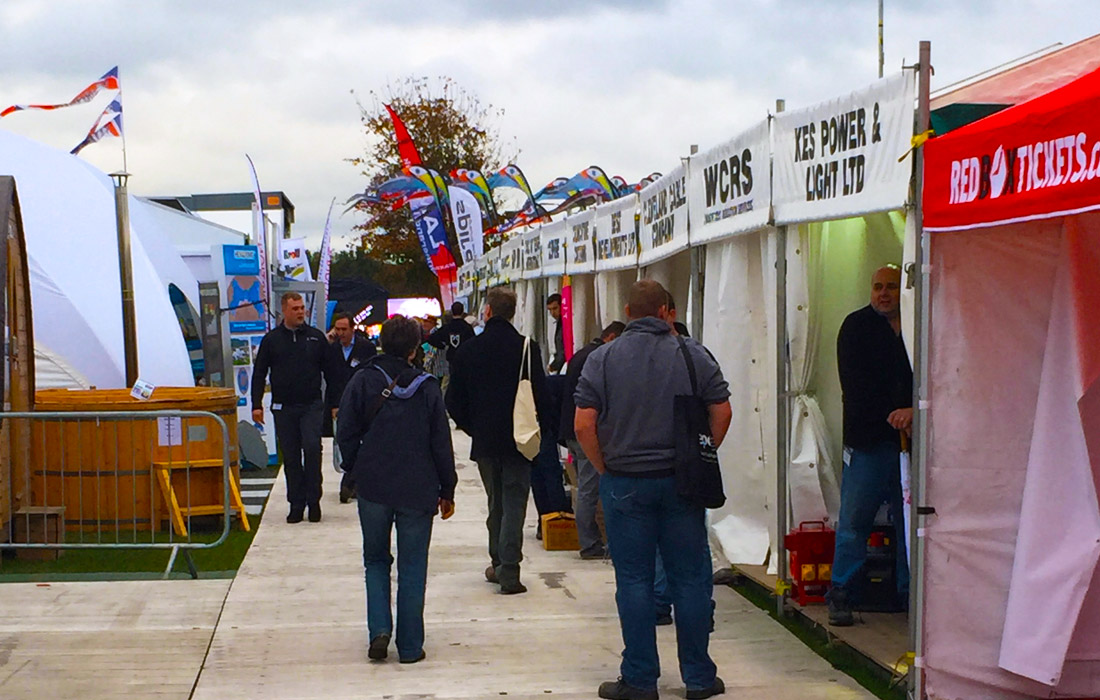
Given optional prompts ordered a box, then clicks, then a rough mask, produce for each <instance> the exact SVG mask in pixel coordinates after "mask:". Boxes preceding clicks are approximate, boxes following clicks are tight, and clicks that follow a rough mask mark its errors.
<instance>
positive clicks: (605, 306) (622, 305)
mask: <svg viewBox="0 0 1100 700" xmlns="http://www.w3.org/2000/svg"><path fill="white" fill-rule="evenodd" d="M637 279H638V271H637V270H635V269H629V270H611V271H608V272H599V273H596V284H595V287H596V306H597V308H598V309H599V312H600V320H599V323H598V324H597V325H599V326H600V328H603V327H605V326H607V325H608V324H609V323H611V322H612V321H622V322H623V323H626V311H625V309H626V302H627V300H628V299H629V296H630V285H632V284H634V282H635V281H637Z"/></svg>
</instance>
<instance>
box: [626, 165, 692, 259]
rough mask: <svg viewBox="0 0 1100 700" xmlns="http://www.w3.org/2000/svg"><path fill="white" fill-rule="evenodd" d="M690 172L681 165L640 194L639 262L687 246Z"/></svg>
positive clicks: (678, 250)
mask: <svg viewBox="0 0 1100 700" xmlns="http://www.w3.org/2000/svg"><path fill="white" fill-rule="evenodd" d="M687 175H688V173H687V168H685V167H684V166H683V165H679V166H677V167H676V169H674V170H673V171H672V172H670V173H669V174H668V175H665V176H664V177H662V178H661V179H659V180H657V182H654V183H653V184H652V185H649V186H648V187H646V188H645V189H644V190H642V191H641V193H639V195H638V199H639V201H640V203H639V206H638V210H639V212H640V215H641V218H640V219H639V223H638V247H639V251H638V264H639V265H649V264H650V263H654V262H657V261H658V260H661V259H663V258H667V257H669V256H670V255H674V254H676V253H678V252H680V251H681V250H684V249H685V248H687V247H688V212H687Z"/></svg>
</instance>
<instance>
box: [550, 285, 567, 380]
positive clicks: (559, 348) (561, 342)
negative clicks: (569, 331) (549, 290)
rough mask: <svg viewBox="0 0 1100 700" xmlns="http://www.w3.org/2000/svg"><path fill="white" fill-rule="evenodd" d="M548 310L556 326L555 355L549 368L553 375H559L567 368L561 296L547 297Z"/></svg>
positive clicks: (552, 295)
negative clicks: (563, 368) (562, 369)
mask: <svg viewBox="0 0 1100 700" xmlns="http://www.w3.org/2000/svg"><path fill="white" fill-rule="evenodd" d="M546 310H547V311H549V312H550V318H552V319H554V321H555V322H556V323H555V324H554V354H553V356H551V358H550V365H549V366H548V367H547V369H548V370H549V372H550V373H551V374H557V373H558V372H560V371H561V368H562V367H564V366H565V331H564V329H563V328H562V327H561V323H562V320H561V294H557V293H555V294H551V295H550V296H548V297H546Z"/></svg>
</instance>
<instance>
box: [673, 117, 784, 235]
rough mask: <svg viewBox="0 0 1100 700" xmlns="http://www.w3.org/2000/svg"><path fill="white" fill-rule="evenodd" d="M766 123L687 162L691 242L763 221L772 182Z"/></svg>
mask: <svg viewBox="0 0 1100 700" xmlns="http://www.w3.org/2000/svg"><path fill="white" fill-rule="evenodd" d="M770 154H771V148H770V146H769V143H768V122H767V121H763V122H761V123H760V124H758V125H757V126H755V127H753V128H752V129H749V130H748V131H746V132H745V133H743V134H741V135H740V136H737V137H736V138H733V139H731V140H729V141H727V142H726V143H723V144H721V145H720V146H716V147H714V148H712V149H710V150H709V151H706V152H705V153H701V154H698V155H694V156H692V157H691V160H690V161H689V165H688V170H689V183H690V185H689V191H688V212H689V214H690V219H691V231H690V234H689V237H690V238H691V242H692V243H706V242H708V241H714V240H717V239H720V238H724V237H726V236H732V235H734V234H737V233H745V232H747V231H752V230H754V229H758V228H761V227H762V226H765V225H767V223H768V214H769V212H768V207H769V205H770V204H771V183H770V179H771V178H770V177H769V168H768V158H769V156H770Z"/></svg>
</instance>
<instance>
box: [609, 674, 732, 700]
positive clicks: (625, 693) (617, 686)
mask: <svg viewBox="0 0 1100 700" xmlns="http://www.w3.org/2000/svg"><path fill="white" fill-rule="evenodd" d="M598 694H599V696H600V697H601V698H605V699H606V700H657V689H656V688H654V689H653V690H642V689H641V688H635V687H634V686H632V685H627V682H626V681H624V680H623V679H622V678H620V679H619V680H617V681H607V682H606V683H600V690H599V693H598ZM699 697H708V698H709V697H710V696H709V695H700V696H699Z"/></svg>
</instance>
